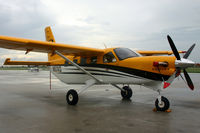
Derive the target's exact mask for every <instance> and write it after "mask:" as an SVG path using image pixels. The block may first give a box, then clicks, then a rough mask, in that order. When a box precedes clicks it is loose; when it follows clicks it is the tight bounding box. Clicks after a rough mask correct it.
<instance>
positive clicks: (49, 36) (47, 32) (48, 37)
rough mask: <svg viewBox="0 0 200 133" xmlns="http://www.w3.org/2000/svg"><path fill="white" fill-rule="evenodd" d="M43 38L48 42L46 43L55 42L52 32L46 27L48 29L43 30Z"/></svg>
mask: <svg viewBox="0 0 200 133" xmlns="http://www.w3.org/2000/svg"><path fill="white" fill-rule="evenodd" d="M45 37H46V41H48V42H55V38H54V36H53V32H52V30H51V27H50V26H48V27H46V28H45Z"/></svg>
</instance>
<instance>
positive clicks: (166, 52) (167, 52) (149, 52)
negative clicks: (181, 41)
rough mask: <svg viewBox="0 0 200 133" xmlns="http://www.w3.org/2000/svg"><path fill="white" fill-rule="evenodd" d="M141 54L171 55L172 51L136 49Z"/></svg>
mask: <svg viewBox="0 0 200 133" xmlns="http://www.w3.org/2000/svg"><path fill="white" fill-rule="evenodd" d="M137 52H138V53H140V54H141V55H144V56H152V55H172V54H173V52H172V51H140V50H139V51H137ZM178 52H179V53H185V52H186V51H178Z"/></svg>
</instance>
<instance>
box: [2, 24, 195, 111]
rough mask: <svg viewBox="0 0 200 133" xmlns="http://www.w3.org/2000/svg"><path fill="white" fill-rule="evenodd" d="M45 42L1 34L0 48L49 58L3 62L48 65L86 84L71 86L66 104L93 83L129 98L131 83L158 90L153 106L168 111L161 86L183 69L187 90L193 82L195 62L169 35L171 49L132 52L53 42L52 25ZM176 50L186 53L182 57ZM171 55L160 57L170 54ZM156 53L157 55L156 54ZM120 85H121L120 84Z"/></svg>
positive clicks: (73, 81) (64, 78)
mask: <svg viewBox="0 0 200 133" xmlns="http://www.w3.org/2000/svg"><path fill="white" fill-rule="evenodd" d="M45 35H46V41H36V40H30V39H22V38H14V37H7V36H0V47H1V48H6V49H14V50H23V51H25V54H28V53H29V52H42V53H47V54H48V61H46V62H40V61H37V62H36V61H11V60H10V59H9V58H8V59H6V61H5V63H4V65H48V66H51V67H50V68H51V71H52V73H53V74H54V75H55V76H56V77H57V78H58V79H60V80H61V81H62V82H64V83H66V84H85V85H84V86H83V88H82V89H81V90H79V91H78V92H77V91H76V90H74V89H70V90H69V91H68V92H67V94H66V101H67V103H68V104H69V105H76V104H77V102H78V99H79V98H78V94H80V93H81V92H83V91H84V90H86V89H88V88H89V87H91V86H93V85H95V84H110V85H112V86H114V87H116V88H118V89H119V90H121V96H122V98H123V99H130V98H131V96H132V89H131V88H130V87H129V85H130V84H136V85H142V86H145V87H147V88H150V89H153V90H155V91H157V92H158V97H157V99H156V101H155V106H156V109H157V110H159V111H166V110H168V108H169V106H170V103H169V101H168V99H167V98H165V97H164V96H161V94H160V92H161V90H162V89H163V88H166V87H168V86H169V85H170V84H171V82H172V81H173V79H174V78H176V77H177V76H179V75H180V72H181V70H183V72H184V75H185V79H186V81H187V84H188V86H189V88H190V89H192V90H193V89H194V86H193V83H192V81H191V79H190V77H189V75H188V73H187V71H186V68H187V67H191V66H194V65H196V63H194V62H193V61H191V60H188V59H187V58H188V56H189V55H190V53H191V51H192V50H193V48H194V46H195V44H193V45H192V46H191V47H190V48H189V50H188V51H186V52H184V51H177V49H176V47H175V45H174V43H173V41H172V39H171V37H170V36H167V38H168V41H169V44H170V46H171V49H172V51H132V50H130V49H128V48H120V47H117V48H106V49H97V48H88V47H83V46H75V45H69V44H60V43H56V42H55V39H54V36H53V34H52V31H51V28H50V27H46V28H45ZM179 53H185V54H184V56H183V58H181V57H180V55H179ZM171 54H174V55H175V57H174V56H159V55H171ZM155 55H156V56H155ZM119 84H123V87H119V86H118V85H119Z"/></svg>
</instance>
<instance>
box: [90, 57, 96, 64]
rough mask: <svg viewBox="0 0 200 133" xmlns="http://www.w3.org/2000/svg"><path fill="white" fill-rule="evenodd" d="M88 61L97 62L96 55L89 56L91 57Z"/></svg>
mask: <svg viewBox="0 0 200 133" xmlns="http://www.w3.org/2000/svg"><path fill="white" fill-rule="evenodd" d="M90 63H91V64H95V63H97V56H93V57H91V58H90Z"/></svg>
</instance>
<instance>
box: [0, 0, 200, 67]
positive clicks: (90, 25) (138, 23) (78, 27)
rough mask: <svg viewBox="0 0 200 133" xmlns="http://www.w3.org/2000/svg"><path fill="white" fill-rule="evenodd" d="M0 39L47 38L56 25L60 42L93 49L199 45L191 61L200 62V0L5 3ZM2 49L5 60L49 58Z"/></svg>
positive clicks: (0, 4) (0, 56) (16, 0)
mask: <svg viewBox="0 0 200 133" xmlns="http://www.w3.org/2000/svg"><path fill="white" fill-rule="evenodd" d="M0 9H1V10H0V35H7V36H14V37H22V38H29V39H35V40H45V37H44V28H45V27H46V26H51V27H52V30H53V32H54V36H55V39H56V41H57V42H59V43H66V44H75V45H83V46H88V47H96V48H104V44H106V45H107V47H118V46H121V47H128V48H135V49H140V50H171V49H170V46H169V44H168V41H167V38H166V36H167V35H168V34H169V35H170V36H171V37H172V38H173V40H174V42H175V44H176V46H177V49H178V50H187V49H188V48H189V47H190V46H191V45H192V44H193V43H196V44H197V45H196V47H195V49H194V51H193V52H192V53H191V55H190V57H189V58H190V59H192V60H194V61H196V62H200V54H199V53H198V52H199V51H200V16H199V15H200V1H199V0H153V1H152V0H151V1H150V0H140V1H138V0H137V1H136V0H98V1H97V0H56V1H55V0H6V1H5V0H0ZM24 53H25V52H21V51H13V50H5V49H0V64H2V61H4V60H5V58H8V57H10V58H12V59H15V60H47V56H46V55H45V54H40V53H30V54H28V55H24Z"/></svg>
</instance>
